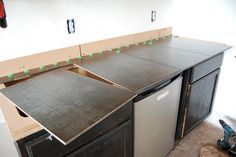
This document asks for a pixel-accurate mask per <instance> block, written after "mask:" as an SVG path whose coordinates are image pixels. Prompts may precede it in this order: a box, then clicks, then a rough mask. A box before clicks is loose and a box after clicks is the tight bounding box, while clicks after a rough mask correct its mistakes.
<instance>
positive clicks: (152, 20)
mask: <svg viewBox="0 0 236 157" xmlns="http://www.w3.org/2000/svg"><path fill="white" fill-rule="evenodd" d="M155 21H156V10H152V11H151V22H155Z"/></svg>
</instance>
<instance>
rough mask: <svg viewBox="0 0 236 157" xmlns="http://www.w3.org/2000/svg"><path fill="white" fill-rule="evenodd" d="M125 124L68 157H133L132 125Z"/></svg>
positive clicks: (129, 123) (129, 122)
mask: <svg viewBox="0 0 236 157" xmlns="http://www.w3.org/2000/svg"><path fill="white" fill-rule="evenodd" d="M131 124H132V123H131V121H128V122H125V123H124V124H122V125H121V126H119V127H118V128H116V129H114V130H112V131H111V132H109V133H108V134H106V135H104V136H102V137H101V138H99V139H97V140H95V141H93V142H92V143H90V144H88V145H87V146H84V147H83V148H81V149H79V150H77V151H75V152H73V153H72V154H70V155H68V157H132V150H133V149H132V146H133V142H132V141H133V140H132V125H131Z"/></svg>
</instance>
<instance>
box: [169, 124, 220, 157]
mask: <svg viewBox="0 0 236 157" xmlns="http://www.w3.org/2000/svg"><path fill="white" fill-rule="evenodd" d="M221 137H223V131H222V130H221V129H220V128H218V127H216V126H214V125H211V124H209V123H207V122H203V123H201V124H200V125H199V126H198V127H196V128H195V129H194V130H193V131H191V132H190V133H189V134H188V135H187V136H186V137H185V138H184V139H182V140H181V141H180V142H179V143H178V144H177V145H176V146H175V148H174V150H173V151H171V152H170V154H169V155H168V156H167V157H199V156H200V149H201V147H202V146H204V145H206V144H213V145H216V142H217V140H218V139H219V138H221Z"/></svg>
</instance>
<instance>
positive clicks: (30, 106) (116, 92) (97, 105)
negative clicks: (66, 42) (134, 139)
mask: <svg viewBox="0 0 236 157" xmlns="http://www.w3.org/2000/svg"><path fill="white" fill-rule="evenodd" d="M1 93H2V94H3V95H4V96H5V97H7V98H8V99H9V100H11V101H12V102H13V103H14V104H15V105H16V106H17V107H18V108H19V109H20V110H22V111H23V112H24V113H25V114H27V115H28V116H30V117H32V118H33V119H34V120H35V121H36V122H38V123H39V124H40V125H41V126H42V127H44V128H45V129H46V130H47V131H48V132H49V133H51V134H52V135H54V136H55V137H56V138H57V139H58V140H59V141H61V142H62V143H63V144H68V143H70V142H72V141H73V140H74V139H76V138H77V137H79V136H80V135H81V134H83V133H84V132H86V131H87V130H89V129H90V128H92V127H93V126H94V125H96V124H97V123H98V122H100V121H101V120H103V119H104V118H106V117H107V116H109V115H110V114H111V113H113V112H114V111H116V110H117V109H119V108H120V107H122V106H123V105H125V104H126V102H128V101H129V100H130V99H132V98H133V97H134V94H133V93H131V92H129V91H126V90H124V89H121V88H116V87H113V86H111V85H109V84H106V83H103V82H100V81H97V80H93V79H91V78H88V77H84V76H80V75H78V74H75V73H73V72H70V71H67V70H55V71H52V72H48V73H45V74H43V75H41V76H38V77H35V78H32V79H29V80H27V81H24V82H21V83H19V84H16V85H13V86H10V87H8V88H5V89H3V90H1Z"/></svg>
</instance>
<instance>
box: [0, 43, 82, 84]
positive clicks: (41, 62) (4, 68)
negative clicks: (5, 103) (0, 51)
mask: <svg viewBox="0 0 236 157" xmlns="http://www.w3.org/2000/svg"><path fill="white" fill-rule="evenodd" d="M79 57H80V46H72V47H67V48H62V49H58V50H52V51H48V52H44V53H39V54H34V55H30V56H25V57H20V58H16V59H11V60H7V61H2V62H0V83H3V82H8V81H11V80H15V79H18V78H22V77H27V75H31V74H35V73H39V72H42V71H45V70H49V69H53V68H58V67H62V66H65V65H69V64H72V62H73V61H76V60H75V59H76V58H79ZM73 59H74V60H73ZM13 74H14V76H13ZM7 76H9V78H8V77H7Z"/></svg>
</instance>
